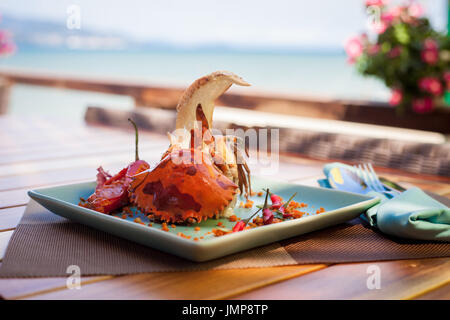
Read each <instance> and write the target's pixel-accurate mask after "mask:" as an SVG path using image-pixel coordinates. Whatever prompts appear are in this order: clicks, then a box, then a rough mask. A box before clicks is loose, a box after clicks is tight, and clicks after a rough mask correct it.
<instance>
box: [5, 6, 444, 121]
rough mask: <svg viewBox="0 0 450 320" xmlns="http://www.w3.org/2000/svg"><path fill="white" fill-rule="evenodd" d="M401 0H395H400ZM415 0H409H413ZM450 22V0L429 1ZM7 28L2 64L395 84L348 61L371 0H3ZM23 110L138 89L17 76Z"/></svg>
mask: <svg viewBox="0 0 450 320" xmlns="http://www.w3.org/2000/svg"><path fill="white" fill-rule="evenodd" d="M390 2H395V1H390ZM403 2H405V1H403ZM419 3H420V4H421V5H422V7H423V10H424V13H425V14H426V16H427V17H428V18H429V19H430V22H431V24H432V26H433V28H434V29H435V30H437V31H440V32H445V31H446V29H447V16H448V11H447V10H448V9H447V3H448V2H447V0H429V1H419ZM0 14H1V20H0V29H1V30H4V31H7V32H8V36H9V37H10V38H11V40H12V42H13V43H14V48H12V49H11V50H10V51H11V52H10V53H9V54H7V55H5V56H3V57H0V69H2V70H7V69H11V68H13V69H14V70H16V69H20V70H32V71H42V72H48V73H49V74H70V75H75V76H84V77H100V78H104V79H120V80H124V81H127V80H131V81H142V82H145V83H149V84H154V85H162V86H177V87H185V86H187V85H189V84H190V83H191V82H192V81H193V80H194V79H196V78H198V77H200V76H202V75H204V74H207V73H210V72H211V71H214V70H222V69H223V70H230V71H232V72H235V73H237V74H238V75H241V76H243V77H244V78H245V79H246V80H247V81H248V82H250V83H251V84H252V85H253V86H252V87H251V88H250V89H249V90H252V91H254V92H276V93H283V94H287V95H289V94H296V95H302V96H306V97H313V98H314V97H317V98H320V99H323V98H330V99H356V100H358V99H364V100H370V101H380V102H386V101H388V100H389V97H390V90H389V89H388V88H386V86H385V85H384V84H383V83H382V82H380V81H379V80H377V79H374V78H365V77H363V76H361V75H360V74H358V73H357V71H356V69H355V68H354V66H353V65H351V64H349V63H348V57H347V55H346V53H345V50H344V46H345V43H346V41H347V40H348V39H349V38H351V37H352V36H355V35H357V34H360V33H361V32H367V33H368V34H369V36H370V32H371V31H370V30H368V17H367V12H366V6H365V1H363V0H346V1H334V0H321V1H306V0H302V1H298V0H297V1H288V0H278V1H276V2H274V1H271V0H258V1H253V0H248V1H242V0H229V1H220V2H219V1H208V0H191V1H181V0H179V1H178V0H169V1H167V0H165V1H137V0H127V1H114V2H112V1H107V0H97V1H89V0H76V1H74V0H70V1H67V0H34V1H27V0H2V1H1V2H0ZM9 100H10V101H9V112H10V113H13V114H24V113H26V114H53V115H58V114H60V115H63V116H65V117H71V118H73V119H82V117H83V114H84V111H85V108H86V105H87V104H91V105H92V104H94V105H95V104H100V105H108V106H109V107H110V108H117V109H127V108H130V107H132V106H133V105H134V101H133V99H132V98H130V97H127V96H122V95H114V94H104V93H94V92H85V91H76V90H70V91H68V90H64V91H63V90H58V89H57V88H50V87H39V86H28V85H23V84H18V85H14V86H13V87H12V90H11V95H10V98H9Z"/></svg>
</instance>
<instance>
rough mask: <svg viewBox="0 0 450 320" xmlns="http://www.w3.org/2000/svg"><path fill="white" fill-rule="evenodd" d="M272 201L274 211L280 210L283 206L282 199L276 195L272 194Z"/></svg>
mask: <svg viewBox="0 0 450 320" xmlns="http://www.w3.org/2000/svg"><path fill="white" fill-rule="evenodd" d="M270 200H271V201H272V209H274V210H276V209H279V208H280V207H281V206H282V205H283V203H282V200H281V197H280V196H278V195H276V194H271V195H270Z"/></svg>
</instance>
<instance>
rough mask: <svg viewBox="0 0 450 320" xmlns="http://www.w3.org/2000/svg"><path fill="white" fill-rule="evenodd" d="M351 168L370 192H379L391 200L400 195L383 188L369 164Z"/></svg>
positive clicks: (392, 190)
mask: <svg viewBox="0 0 450 320" xmlns="http://www.w3.org/2000/svg"><path fill="white" fill-rule="evenodd" d="M353 168H354V169H355V171H356V174H357V175H358V176H359V177H360V178H361V179H362V180H363V181H364V183H365V184H366V186H367V187H368V188H369V189H370V190H372V191H376V192H381V193H383V194H385V195H386V196H387V197H389V198H392V197H394V196H395V195H397V194H399V193H400V192H398V191H397V190H394V189H391V190H387V189H386V188H385V187H384V185H383V184H382V183H381V181H380V179H379V178H378V176H377V174H376V173H375V170H374V169H373V166H372V164H371V163H364V164H359V165H354V166H353Z"/></svg>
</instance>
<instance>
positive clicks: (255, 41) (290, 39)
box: [0, 0, 447, 48]
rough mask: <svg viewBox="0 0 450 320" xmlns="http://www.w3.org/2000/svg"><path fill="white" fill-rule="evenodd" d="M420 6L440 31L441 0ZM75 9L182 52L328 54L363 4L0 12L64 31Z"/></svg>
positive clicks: (198, 1)
mask: <svg viewBox="0 0 450 320" xmlns="http://www.w3.org/2000/svg"><path fill="white" fill-rule="evenodd" d="M391 2H399V1H393V0H391ZM400 2H402V1H400ZM404 2H405V1H403V3H404ZM420 3H422V4H423V5H424V6H425V13H426V14H427V15H428V16H429V17H430V18H431V21H432V24H433V25H434V26H435V27H436V28H437V29H439V30H444V29H445V26H446V23H447V22H446V21H447V11H446V0H423V1H420ZM74 4H75V5H78V6H79V8H80V10H81V28H88V29H91V30H97V31H105V30H106V31H112V32H118V33H121V34H124V35H127V36H129V37H131V38H133V39H135V40H141V41H152V40H153V41H155V40H156V41H165V42H170V43H174V44H177V45H185V46H190V45H193V46H194V45H202V44H225V45H230V46H239V47H255V46H256V47H258V46H263V47H272V46H273V47H277V46H287V47H315V48H333V47H341V46H342V44H343V43H344V42H345V40H346V39H348V38H349V37H350V36H352V35H357V34H359V33H360V32H363V31H365V30H366V28H367V27H366V23H367V17H366V13H365V8H364V1H363V0H341V1H337V0H314V1H312V0H308V1H307V0H227V1H223V0H222V1H217V0H216V1H213V0H189V1H183V0H150V1H138V0H122V1H118V0H2V1H1V2H0V12H3V13H6V14H11V15H14V16H16V17H20V18H25V19H42V20H51V21H56V22H60V23H62V24H63V25H65V24H66V20H67V16H68V14H67V8H68V7H69V6H70V5H74ZM0 26H1V24H0Z"/></svg>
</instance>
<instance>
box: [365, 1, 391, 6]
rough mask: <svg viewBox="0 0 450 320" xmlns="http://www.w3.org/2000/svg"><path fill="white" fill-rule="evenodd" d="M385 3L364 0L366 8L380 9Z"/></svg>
mask: <svg viewBox="0 0 450 320" xmlns="http://www.w3.org/2000/svg"><path fill="white" fill-rule="evenodd" d="M386 3H387V1H386V0H366V7H370V6H379V7H382V6H384V5H385V4H386Z"/></svg>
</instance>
